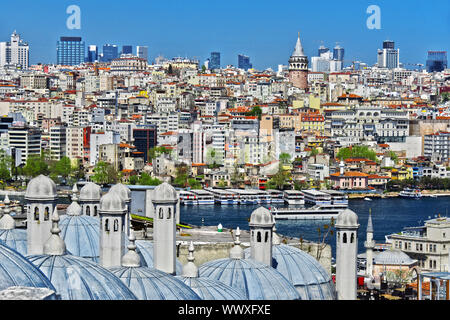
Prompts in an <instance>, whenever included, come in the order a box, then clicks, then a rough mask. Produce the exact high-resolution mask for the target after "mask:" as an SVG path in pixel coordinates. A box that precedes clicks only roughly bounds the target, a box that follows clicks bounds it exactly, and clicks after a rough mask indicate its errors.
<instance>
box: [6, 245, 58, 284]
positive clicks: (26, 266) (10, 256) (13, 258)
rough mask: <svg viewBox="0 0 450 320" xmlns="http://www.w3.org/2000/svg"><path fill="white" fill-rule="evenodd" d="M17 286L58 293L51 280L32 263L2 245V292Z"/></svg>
mask: <svg viewBox="0 0 450 320" xmlns="http://www.w3.org/2000/svg"><path fill="white" fill-rule="evenodd" d="M17 286H20V287H32V288H48V289H50V290H54V291H56V290H55V288H54V287H53V285H52V283H51V282H50V280H49V279H48V278H47V277H46V276H45V275H44V274H43V273H42V272H41V271H40V270H39V269H38V268H36V267H35V266H34V265H33V264H32V263H31V262H30V261H28V260H27V259H26V258H25V257H24V256H22V255H21V254H20V253H18V252H17V251H15V250H13V249H11V248H8V247H6V246H4V245H1V244H0V290H5V289H8V288H10V287H17Z"/></svg>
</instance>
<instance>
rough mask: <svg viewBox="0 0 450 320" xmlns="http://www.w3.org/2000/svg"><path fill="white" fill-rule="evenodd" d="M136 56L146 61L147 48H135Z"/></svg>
mask: <svg viewBox="0 0 450 320" xmlns="http://www.w3.org/2000/svg"><path fill="white" fill-rule="evenodd" d="M136 54H137V56H138V57H139V58H143V59H145V60H147V61H148V47H147V46H137V47H136Z"/></svg>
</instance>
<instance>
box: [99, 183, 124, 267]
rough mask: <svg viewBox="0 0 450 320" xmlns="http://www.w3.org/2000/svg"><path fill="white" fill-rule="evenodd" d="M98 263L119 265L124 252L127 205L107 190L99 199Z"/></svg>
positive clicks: (103, 265) (112, 265)
mask: <svg viewBox="0 0 450 320" xmlns="http://www.w3.org/2000/svg"><path fill="white" fill-rule="evenodd" d="M99 213H100V265H101V266H102V267H106V268H110V267H120V266H121V265H122V263H121V262H122V256H123V255H124V252H125V237H126V233H125V219H126V216H127V207H126V205H125V202H124V201H123V199H122V198H121V197H120V196H118V195H117V194H116V193H115V192H111V191H109V192H108V193H107V194H106V195H104V196H103V197H102V198H101V199H100V210H99Z"/></svg>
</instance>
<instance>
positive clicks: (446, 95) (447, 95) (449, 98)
mask: <svg viewBox="0 0 450 320" xmlns="http://www.w3.org/2000/svg"><path fill="white" fill-rule="evenodd" d="M441 98H442V102H447V101H450V92H444V93H443V94H441Z"/></svg>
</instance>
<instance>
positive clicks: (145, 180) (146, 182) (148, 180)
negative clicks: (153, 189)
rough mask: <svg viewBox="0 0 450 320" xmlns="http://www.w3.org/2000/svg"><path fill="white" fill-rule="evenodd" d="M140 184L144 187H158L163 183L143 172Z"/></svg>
mask: <svg viewBox="0 0 450 320" xmlns="http://www.w3.org/2000/svg"><path fill="white" fill-rule="evenodd" d="M138 183H139V184H140V185H142V186H158V185H160V184H161V183H162V182H161V180H159V179H157V178H152V177H151V176H150V175H149V174H148V173H146V172H143V173H142V174H141V176H140V177H139V181H138Z"/></svg>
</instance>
